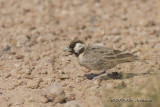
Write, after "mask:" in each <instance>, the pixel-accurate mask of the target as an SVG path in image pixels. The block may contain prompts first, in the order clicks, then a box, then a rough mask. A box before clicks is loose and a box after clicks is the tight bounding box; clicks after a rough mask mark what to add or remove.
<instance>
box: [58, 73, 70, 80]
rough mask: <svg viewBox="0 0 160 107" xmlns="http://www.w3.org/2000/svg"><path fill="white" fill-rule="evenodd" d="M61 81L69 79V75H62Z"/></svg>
mask: <svg viewBox="0 0 160 107" xmlns="http://www.w3.org/2000/svg"><path fill="white" fill-rule="evenodd" d="M60 79H61V80H65V79H69V75H67V74H62V75H61V77H60Z"/></svg>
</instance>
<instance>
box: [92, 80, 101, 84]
mask: <svg viewBox="0 0 160 107" xmlns="http://www.w3.org/2000/svg"><path fill="white" fill-rule="evenodd" d="M100 83H101V80H100V79H93V84H95V85H100Z"/></svg>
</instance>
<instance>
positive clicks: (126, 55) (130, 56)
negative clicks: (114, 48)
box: [116, 53, 139, 63]
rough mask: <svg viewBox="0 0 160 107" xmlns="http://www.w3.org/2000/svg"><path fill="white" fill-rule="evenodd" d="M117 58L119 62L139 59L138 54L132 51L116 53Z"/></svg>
mask: <svg viewBox="0 0 160 107" xmlns="http://www.w3.org/2000/svg"><path fill="white" fill-rule="evenodd" d="M116 58H117V61H118V62H119V63H125V62H133V61H136V60H139V59H138V57H137V56H135V55H133V54H131V53H121V54H118V55H116Z"/></svg>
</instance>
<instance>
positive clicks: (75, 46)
mask: <svg viewBox="0 0 160 107" xmlns="http://www.w3.org/2000/svg"><path fill="white" fill-rule="evenodd" d="M84 50H85V44H84V43H83V42H82V41H81V40H74V41H72V42H71V43H70V45H69V47H68V49H67V51H68V52H71V53H73V54H75V55H76V56H79V55H80V54H81V53H82V52H84Z"/></svg>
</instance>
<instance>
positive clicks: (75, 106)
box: [64, 101, 82, 107]
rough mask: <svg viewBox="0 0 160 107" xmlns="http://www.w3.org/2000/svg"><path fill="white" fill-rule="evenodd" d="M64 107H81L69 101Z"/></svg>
mask: <svg viewBox="0 0 160 107" xmlns="http://www.w3.org/2000/svg"><path fill="white" fill-rule="evenodd" d="M64 107H82V106H81V104H80V103H78V102H77V101H69V102H67V103H66V104H65V105H64Z"/></svg>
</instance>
